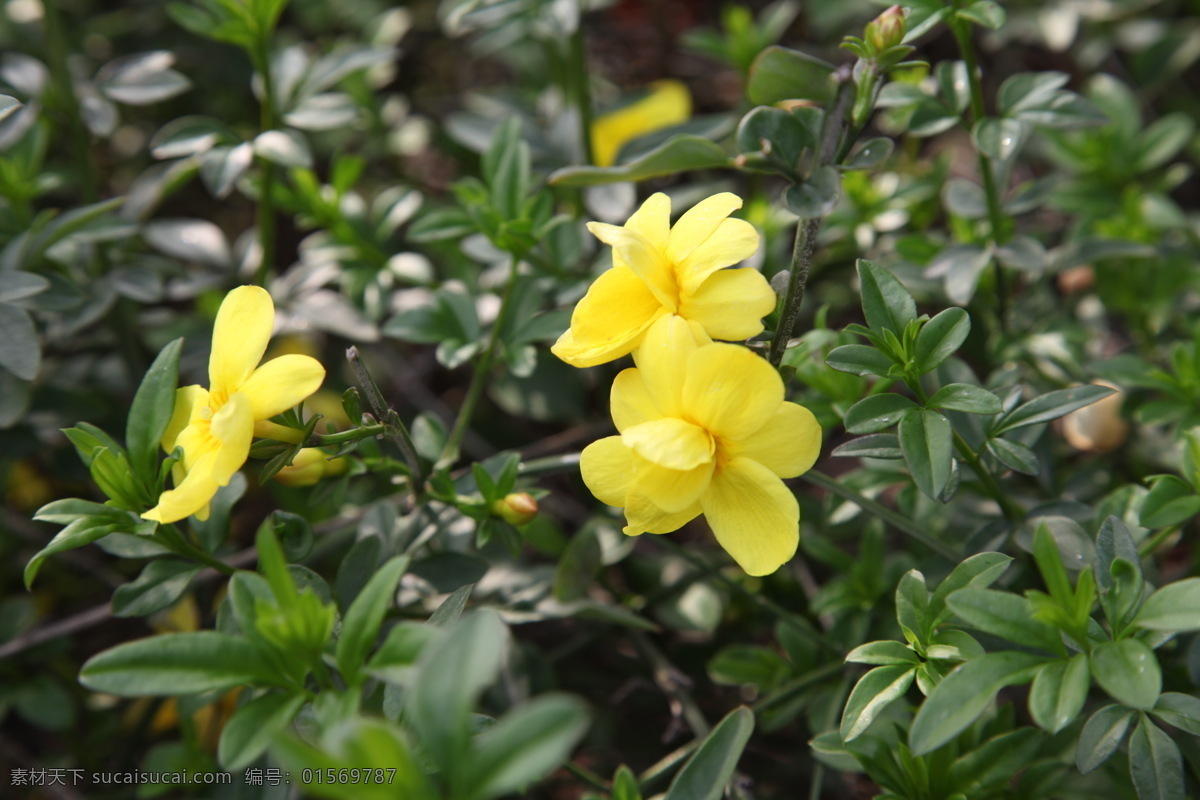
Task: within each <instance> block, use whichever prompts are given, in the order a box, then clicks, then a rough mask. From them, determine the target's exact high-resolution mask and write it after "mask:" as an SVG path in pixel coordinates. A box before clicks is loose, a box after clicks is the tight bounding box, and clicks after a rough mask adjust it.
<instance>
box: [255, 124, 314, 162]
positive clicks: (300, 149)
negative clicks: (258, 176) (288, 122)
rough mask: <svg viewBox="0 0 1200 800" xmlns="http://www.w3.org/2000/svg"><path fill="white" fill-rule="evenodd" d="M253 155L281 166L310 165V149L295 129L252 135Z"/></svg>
mask: <svg viewBox="0 0 1200 800" xmlns="http://www.w3.org/2000/svg"><path fill="white" fill-rule="evenodd" d="M253 148H254V155H256V156H258V157H259V158H263V159H266V160H267V161H270V162H271V163H273V164H279V165H280V166H282V167H311V166H312V150H311V149H310V148H309V146H308V141H307V140H306V139H305V138H304V137H303V136H301V135H300V134H299V133H297V132H296V131H288V130H283V131H263V132H262V133H260V134H259V135H258V136H256V137H254V143H253Z"/></svg>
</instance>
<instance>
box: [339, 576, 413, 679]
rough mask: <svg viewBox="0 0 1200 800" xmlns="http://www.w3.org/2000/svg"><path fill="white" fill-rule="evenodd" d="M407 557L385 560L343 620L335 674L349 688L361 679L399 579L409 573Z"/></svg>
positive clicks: (355, 599)
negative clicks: (406, 572)
mask: <svg viewBox="0 0 1200 800" xmlns="http://www.w3.org/2000/svg"><path fill="white" fill-rule="evenodd" d="M408 563H409V558H408V556H396V557H394V558H392V559H390V560H388V561H387V562H386V563H385V564H384V565H383V566H382V567H380V568H379V571H378V572H376V573H375V574H374V575H373V576H372V577H371V580H369V581H367V585H366V586H364V587H363V589H362V591H361V592H359V593H358V596H357V597H355V598H354V602H353V603H351V604H350V609H349V610H348V611H347V612H346V616H345V618H344V619H343V620H342V631H341V634H340V635H339V636H338V642H337V662H338V670H340V671H341V673H342V677H343V678H344V679H345V680H346V682H347V683H348V684H350V685H356V684H357V682H358V681H359V679H360V677H361V676H362V668H363V663H364V662H365V661H366V660H367V654H368V653H370V652H371V649H372V647H373V646H374V644H375V639H376V637H377V636H378V635H379V626H380V625H382V624H383V618H384V616H385V615H386V614H387V610H388V607H389V606H390V605H391V603H392V596H393V595H394V594H395V592H396V585H397V584H398V583H399V582H400V576H401V575H403V574H404V571H405V570H406V569H408Z"/></svg>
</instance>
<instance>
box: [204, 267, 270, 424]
mask: <svg viewBox="0 0 1200 800" xmlns="http://www.w3.org/2000/svg"><path fill="white" fill-rule="evenodd" d="M274 326H275V304H274V303H272V302H271V295H269V294H267V291H266V290H265V289H263V288H261V287H259V286H239V287H238V288H236V289H234V290H233V291H232V292H230V293H229V294H227V295H225V300H224V301H223V302H222V303H221V309H220V310H219V311H218V312H217V321H216V323H215V324H214V325H213V344H212V355H211V356H209V359H208V383H209V391H210V392H211V393H212V394H214V395H217V398H219V399H215V402H216V403H218V404H220V403H223V402H224V401H225V397H227V396H228V395H230V394H232V393H233V392H236V391H237V390H238V389H239V388H241V385H242V384H243V383H245V382H246V379H247V378H249V377H250V374H251V373H252V372H254V369H255V367H257V366H258V362H259V361H262V357H263V353H265V352H266V351H267V342H268V341H270V339H271V329H272V328H273V327H274Z"/></svg>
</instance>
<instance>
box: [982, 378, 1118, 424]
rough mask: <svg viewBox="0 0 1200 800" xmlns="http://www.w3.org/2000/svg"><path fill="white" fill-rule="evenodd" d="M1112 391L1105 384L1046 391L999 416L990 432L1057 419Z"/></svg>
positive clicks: (1106, 395)
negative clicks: (997, 421)
mask: <svg viewBox="0 0 1200 800" xmlns="http://www.w3.org/2000/svg"><path fill="white" fill-rule="evenodd" d="M1113 391H1114V390H1113V389H1110V388H1109V387H1107V386H1076V387H1074V388H1071V389H1059V390H1057V391H1054V392H1047V393H1046V394H1044V395H1041V396H1040V397H1035V398H1034V399H1032V400H1030V401H1029V402H1028V403H1025V404H1023V405H1020V406H1017V407H1016V408H1015V409H1013V410H1012V411H1011V412H1010V413H1009V414H1007V415H1005V416H1004V417H1003V418H1001V420H1000V422H999V423H998V424H997V426H996V428H995V430H994V431H992V434H993V435H999V434H1001V433H1005V432H1006V431H1011V430H1015V429H1017V428H1023V427H1025V426H1027V425H1037V424H1038V423H1041V422H1049V421H1050V420H1053V419H1058V418H1059V417H1061V416H1064V415H1066V414H1069V413H1071V412H1072V411H1074V410H1075V409H1077V408H1083V407H1084V406H1089V405H1091V404H1092V403H1094V402H1096V401H1097V400H1101V399H1103V398H1105V397H1108V396H1109V395H1110V394H1112V393H1113Z"/></svg>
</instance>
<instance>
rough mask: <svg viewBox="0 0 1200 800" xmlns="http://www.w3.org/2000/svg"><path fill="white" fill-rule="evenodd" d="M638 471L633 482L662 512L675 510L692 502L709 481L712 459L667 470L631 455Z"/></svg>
mask: <svg viewBox="0 0 1200 800" xmlns="http://www.w3.org/2000/svg"><path fill="white" fill-rule="evenodd" d="M634 463H635V464H636V465H637V471H636V473H635V474H634V479H633V485H634V486H636V487H637V491H638V493H640V494H643V495H645V496H646V497H647V498H649V499H650V501H651V502H652V503H654V505H656V506H658V507H659V508H661V509H662V510H663V511H667V512H671V513H675V512H678V511H683V510H684V509H686V508H690V507H691V506H693V505H695V503H696V501H697V500H699V499H700V495H702V494H703V493H704V491H705V490H706V489H708V484H709V481H710V480H712V476H713V469H714V467H715V466H716V462H714V461H705V462H703V463H701V464H699V465H698V466H696V467H694V468H692V469H668V468H667V467H660V466H659V465H658V464H654V463H652V462H650V461H647V460H646V459H644V458H641V457H640V456H636V457H635V458H634Z"/></svg>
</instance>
